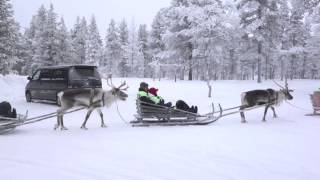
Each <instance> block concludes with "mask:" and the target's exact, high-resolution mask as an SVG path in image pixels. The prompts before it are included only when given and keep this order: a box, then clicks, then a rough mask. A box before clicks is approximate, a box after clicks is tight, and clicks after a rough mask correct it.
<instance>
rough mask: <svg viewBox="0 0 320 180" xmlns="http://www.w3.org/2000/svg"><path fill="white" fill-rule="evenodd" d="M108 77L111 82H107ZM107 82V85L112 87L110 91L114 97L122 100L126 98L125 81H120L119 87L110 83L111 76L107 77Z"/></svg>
mask: <svg viewBox="0 0 320 180" xmlns="http://www.w3.org/2000/svg"><path fill="white" fill-rule="evenodd" d="M109 79H110V82H111V83H109ZM107 84H108V86H110V87H111V88H112V89H111V93H112V95H113V96H114V97H116V98H118V99H120V100H122V101H125V100H126V99H127V97H128V94H127V93H125V92H124V91H126V90H127V89H128V88H129V86H126V82H123V83H121V85H120V86H119V87H116V86H114V85H113V84H112V80H111V78H108V79H107ZM124 86H126V87H124Z"/></svg>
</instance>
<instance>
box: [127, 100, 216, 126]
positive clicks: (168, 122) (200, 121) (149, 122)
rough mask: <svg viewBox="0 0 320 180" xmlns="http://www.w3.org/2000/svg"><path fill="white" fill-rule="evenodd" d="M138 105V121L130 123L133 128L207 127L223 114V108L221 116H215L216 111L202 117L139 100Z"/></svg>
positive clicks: (136, 116)
mask: <svg viewBox="0 0 320 180" xmlns="http://www.w3.org/2000/svg"><path fill="white" fill-rule="evenodd" d="M136 105H137V114H136V115H135V118H136V119H135V120H134V121H131V122H130V123H131V124H132V126H177V125H207V124H210V123H213V122H215V121H217V120H218V119H219V118H220V117H221V114H222V109H221V107H220V114H219V116H214V109H213V111H212V113H208V114H205V115H200V114H196V113H191V112H188V111H183V110H180V109H176V108H173V107H165V106H159V105H156V104H150V103H147V102H143V101H140V100H139V99H137V101H136Z"/></svg>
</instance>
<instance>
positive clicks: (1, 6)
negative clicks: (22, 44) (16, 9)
mask: <svg viewBox="0 0 320 180" xmlns="http://www.w3.org/2000/svg"><path fill="white" fill-rule="evenodd" d="M0 27H1V28H0V72H1V73H2V74H3V75H6V74H8V73H9V72H10V71H11V69H12V67H13V65H14V64H15V63H16V57H15V56H16V52H15V48H16V45H17V43H18V40H19V39H18V38H19V35H18V33H19V26H18V25H17V23H16V22H15V20H14V17H13V10H12V5H11V4H10V1H9V0H0Z"/></svg>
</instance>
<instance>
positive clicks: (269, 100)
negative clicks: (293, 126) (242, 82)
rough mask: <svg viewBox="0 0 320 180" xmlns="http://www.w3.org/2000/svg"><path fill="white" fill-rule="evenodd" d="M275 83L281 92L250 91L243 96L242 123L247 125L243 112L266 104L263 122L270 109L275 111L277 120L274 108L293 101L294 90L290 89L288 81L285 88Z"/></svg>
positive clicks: (275, 115) (271, 90)
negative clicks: (292, 93) (287, 101)
mask: <svg viewBox="0 0 320 180" xmlns="http://www.w3.org/2000/svg"><path fill="white" fill-rule="evenodd" d="M274 83H275V84H277V85H278V86H279V87H280V88H281V89H280V90H279V91H276V90H273V89H266V90H253V91H248V92H244V93H242V94H241V107H240V115H241V122H242V123H246V119H245V116H244V111H243V110H245V109H246V108H250V107H253V106H257V105H264V104H265V106H266V107H265V110H264V115H263V118H262V121H264V122H265V121H266V119H265V118H266V114H267V111H268V108H269V107H270V108H271V109H272V111H273V117H274V118H276V117H277V114H276V112H275V109H274V107H273V106H278V105H280V104H281V103H282V102H283V101H285V100H291V99H293V97H292V95H291V94H290V92H292V90H289V89H288V83H287V79H286V81H285V88H284V87H282V86H281V85H279V84H278V83H276V82H275V81H274Z"/></svg>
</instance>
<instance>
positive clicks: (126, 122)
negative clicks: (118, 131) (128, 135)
mask: <svg viewBox="0 0 320 180" xmlns="http://www.w3.org/2000/svg"><path fill="white" fill-rule="evenodd" d="M116 105H117V113H118V115H119V117H120V119H121V120H122V121H123V122H124V123H125V124H129V122H128V121H126V120H125V119H124V118H123V116H122V115H121V113H120V110H119V105H118V101H117V100H116Z"/></svg>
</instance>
